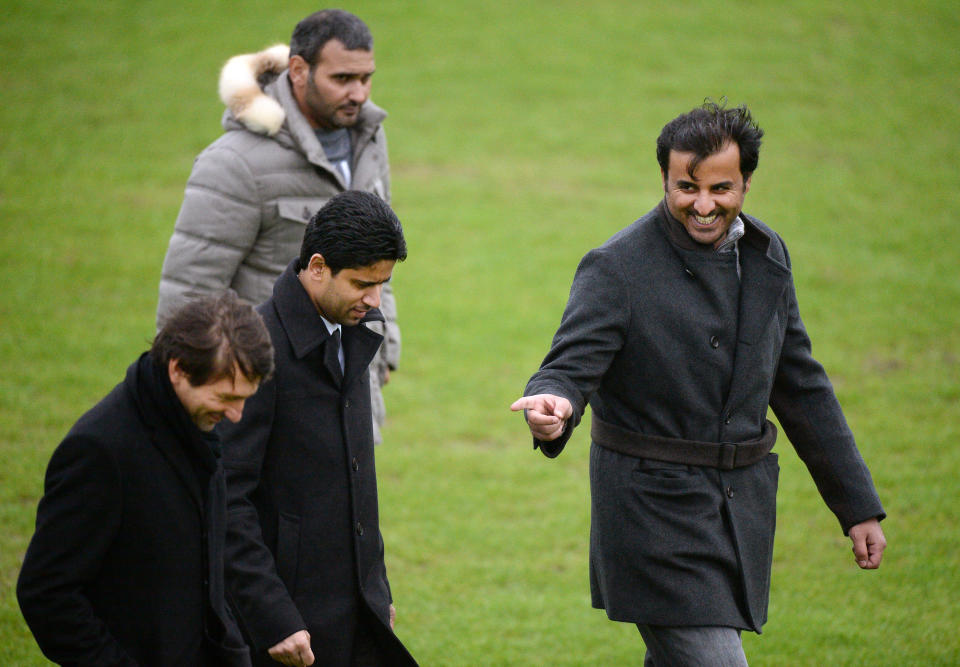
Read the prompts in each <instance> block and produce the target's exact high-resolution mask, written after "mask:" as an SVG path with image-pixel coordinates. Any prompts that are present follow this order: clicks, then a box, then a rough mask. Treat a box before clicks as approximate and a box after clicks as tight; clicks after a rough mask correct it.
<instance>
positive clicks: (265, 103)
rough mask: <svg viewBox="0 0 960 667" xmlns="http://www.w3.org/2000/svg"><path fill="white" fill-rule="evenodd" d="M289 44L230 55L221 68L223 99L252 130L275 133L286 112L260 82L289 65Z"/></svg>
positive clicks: (275, 75) (235, 114)
mask: <svg viewBox="0 0 960 667" xmlns="http://www.w3.org/2000/svg"><path fill="white" fill-rule="evenodd" d="M289 61H290V47H289V46H287V45H286V44H276V45H274V46H271V47H270V48H268V49H264V50H263V51H258V52H257V53H244V54H241V55H238V56H234V57H232V58H230V60H228V61H227V62H226V64H225V65H224V66H223V69H221V70H220V84H219V93H220V100H221V101H222V102H223V103H224V104H225V105H226V106H227V108H229V109H230V112H231V113H232V114H233V116H234V118H236V119H237V120H238V121H239V122H241V123H243V124H244V126H246V127H247V129H249V130H250V131H252V132H257V133H259V134H266V135H268V136H271V137H272V136H274V135H275V134H276V133H277V132H279V131H280V128H281V126H283V121H284V118H285V117H286V114H285V113H284V111H283V108H282V107H281V106H280V104H279V103H277V101H276V100H275V99H273V98H272V97H270V96H269V95H266V94H264V92H263V90H262V89H261V85H264V84H266V83H267V82H269V81H271V80H273V79H275V78H276V77H277V76H278V75H279V74H280V73H281V72H283V71H284V70H285V69H286V68H287V63H289Z"/></svg>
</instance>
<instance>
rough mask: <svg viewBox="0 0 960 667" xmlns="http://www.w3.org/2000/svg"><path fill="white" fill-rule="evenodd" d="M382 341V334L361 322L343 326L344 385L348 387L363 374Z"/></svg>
mask: <svg viewBox="0 0 960 667" xmlns="http://www.w3.org/2000/svg"><path fill="white" fill-rule="evenodd" d="M377 315H379V312H378V313H377ZM381 317H382V316H381ZM374 319H376V318H374ZM382 342H383V336H381V335H380V334H378V333H375V332H373V331H371V330H370V329H368V328H367V327H365V326H363V325H362V324H360V325H357V326H353V327H343V357H344V362H345V365H346V370H345V377H344V381H343V382H344V387H349V386H350V385H351V384H353V383H354V382H355V381H356V380H357V379H358V378H359V377H360V376H361V375H363V372H364V371H365V370H367V367H368V366H370V362H371V361H372V360H373V357H374V355H376V353H377V350H379V349H380V344H381V343H382Z"/></svg>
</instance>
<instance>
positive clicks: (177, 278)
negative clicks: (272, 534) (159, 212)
mask: <svg viewBox="0 0 960 667" xmlns="http://www.w3.org/2000/svg"><path fill="white" fill-rule="evenodd" d="M263 92H264V93H265V94H266V95H269V96H270V97H272V98H273V99H275V100H276V101H277V102H278V103H279V104H280V106H281V108H282V109H283V111H284V113H285V116H286V117H285V120H284V122H283V125H282V126H281V127H280V130H279V131H278V132H277V133H276V134H275V135H273V136H268V135H267V134H266V132H265V131H262V132H258V131H253V130H251V129H249V128H248V127H247V126H246V125H244V123H243V122H241V121H239V120H237V118H236V117H235V116H234V115H233V113H232V112H231V111H230V110H229V109H227V110H226V111H225V112H224V116H223V128H224V130H225V132H224V134H223V135H222V136H221V137H220V138H219V139H217V140H216V141H215V142H213V143H212V144H211V145H210V146H208V147H207V148H206V149H205V150H204V151H203V152H202V153H200V155H198V156H197V158H196V160H195V162H194V165H193V171H192V173H191V174H190V179H189V180H188V181H187V186H186V191H185V193H184V198H183V204H182V206H181V208H180V214H179V216H178V217H177V222H176V225H175V227H174V231H173V235H172V237H171V238H170V245H169V247H168V249H167V254H166V258H165V259H164V262H163V269H162V272H161V277H160V288H159V302H158V306H157V326H158V327H159V326H160V325H161V324H162V322H163V320H164V318H165V317H166V316H167V315H169V313H171V312H172V311H173V310H175V309H176V308H177V307H178V306H179V305H181V304H182V303H183V302H184V301H185V300H186V299H188V298H190V297H191V296H196V295H199V294H205V293H210V292H214V291H218V290H222V289H225V288H228V287H229V288H232V289H234V290H235V291H236V292H237V294H238V295H239V296H240V297H241V298H242V299H244V300H246V301H249V302H250V303H253V304H258V303H261V302H263V301H265V300H266V299H267V298H268V297H269V296H270V295H271V293H272V291H273V284H274V282H275V281H276V279H277V277H278V276H279V275H280V274H281V272H282V271H283V269H284V268H285V267H286V266H287V264H289V262H290V260H291V259H293V258H294V257H296V256H297V255H298V254H299V252H300V243H301V241H302V239H303V231H304V228H305V226H306V223H307V222H308V221H309V220H310V218H311V217H312V216H313V214H314V213H315V212H316V211H317V210H318V209H320V207H321V206H323V204H325V203H326V202H327V200H328V199H330V197H332V196H334V195H335V194H337V193H338V192H342V191H344V190H345V189H346V183H345V182H344V181H343V179H342V177H341V176H340V173H339V172H338V171H337V170H336V168H334V166H333V165H332V164H331V163H330V162H329V161H328V160H327V157H326V155H325V154H324V152H323V147H322V146H321V145H320V142H319V140H318V139H317V137H316V135H315V134H314V131H313V128H311V127H310V124H309V123H308V122H307V119H306V118H305V117H304V116H303V114H302V113H301V112H300V109H299V107H298V106H297V102H296V99H295V98H294V96H293V91H292V90H291V87H290V80H289V78H288V77H287V72H286V70H284V71H283V72H281V73H279V75H277V76H276V77H275V78H274V79H273V80H271V81H269V82H268V83H266V84H265V85H263ZM386 115H387V114H386V112H384V111H383V110H382V109H380V108H379V107H377V106H376V105H375V104H373V103H372V102H370V101H368V102H366V103H365V104H364V105H363V108H362V110H361V112H360V118H359V120H358V122H357V124H356V125H355V126H354V127H353V128H351V130H350V132H351V142H352V145H353V164H352V165H351V170H352V174H353V183H352V184H351V188H352V189H354V190H365V191H368V192H373V193H374V194H377V195H379V196H380V197H382V198H383V199H384V200H385V201H386V202H387V203H389V202H390V165H389V163H388V159H387V141H386V135H385V134H384V131H383V127H382V125H381V123H382V122H383V120H384V118H386ZM381 310H382V312H383V314H384V317H385V318H387V322H386V325H385V328H384V329H382V330H381V329H379V328H378V329H377V332H378V333H382V334H384V345H383V347H382V349H381V350H380V353H379V354H378V356H377V358H376V359H375V360H374V362H373V363H372V364H371V385H372V390H373V407H374V425H375V431H376V436H377V437H376V440H377V441H379V439H380V438H379V428H378V427H379V425H380V424H381V423H382V421H383V417H384V411H383V399H382V396H381V392H380V385H381V382H382V380H383V379H384V378H385V377H386V374H387V372H388V369H392V368H396V365H397V363H398V361H399V355H400V332H399V328H398V326H397V322H396V304H395V302H394V298H393V291H392V288H391V287H390V284H389V283H387V285H385V287H384V291H383V295H382V304H381ZM381 326H384V325H381V324H380V323H373V324H372V325H371V328H373V327H381Z"/></svg>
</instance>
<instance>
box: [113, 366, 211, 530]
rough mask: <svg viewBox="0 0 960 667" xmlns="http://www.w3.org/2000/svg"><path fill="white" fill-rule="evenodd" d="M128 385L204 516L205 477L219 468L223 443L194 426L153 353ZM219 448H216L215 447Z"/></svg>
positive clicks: (131, 369)
mask: <svg viewBox="0 0 960 667" xmlns="http://www.w3.org/2000/svg"><path fill="white" fill-rule="evenodd" d="M124 385H125V387H126V390H127V392H128V393H129V395H130V397H131V399H132V400H133V401H134V403H135V404H136V406H137V409H138V411H139V412H140V417H141V420H142V421H143V423H144V424H145V425H146V426H147V428H148V430H149V431H150V433H151V440H152V443H153V446H154V447H156V448H157V449H158V450H159V451H160V453H161V454H162V455H163V457H164V458H165V459H166V460H167V462H168V463H169V464H170V467H171V468H173V469H174V471H175V472H176V474H177V476H178V477H179V478H180V481H181V482H183V485H184V486H185V487H186V488H187V490H188V491H189V493H190V497H191V499H192V500H193V501H194V503H196V505H197V510H198V511H199V512H201V513H203V511H204V510H203V507H204V502H203V493H204V489H202V488H201V477H202V478H204V479H206V478H209V477H210V476H211V475H212V474H214V473H215V472H216V470H217V467H218V466H219V461H218V459H219V456H220V448H219V440H218V439H217V436H216V435H215V434H213V433H211V434H210V435H209V439H208V437H205V436H204V434H203V433H202V432H201V431H200V429H198V428H197V427H196V425H194V424H193V422H192V421H191V420H190V417H189V415H187V413H186V411H185V410H184V409H183V405H182V404H181V403H180V399H179V398H177V395H176V393H175V392H174V390H173V387H172V386H171V385H170V380H169V378H168V377H167V376H166V374H165V369H161V368H158V367H156V366H155V365H154V363H153V361H152V360H151V359H150V356H149V353H147V352H145V353H143V354H142V355H141V356H140V358H139V359H138V360H137V361H136V362H134V363H133V364H131V365H130V367H129V368H128V369H127V376H126V379H125V380H124ZM211 444H212V445H215V446H214V447H211Z"/></svg>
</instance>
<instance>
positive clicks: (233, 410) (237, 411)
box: [223, 401, 244, 424]
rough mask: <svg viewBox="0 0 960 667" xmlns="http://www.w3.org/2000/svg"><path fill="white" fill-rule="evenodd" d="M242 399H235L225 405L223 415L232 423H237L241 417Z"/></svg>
mask: <svg viewBox="0 0 960 667" xmlns="http://www.w3.org/2000/svg"><path fill="white" fill-rule="evenodd" d="M243 403H244V402H243V401H236V402H234V403H231V404H230V405H228V406H227V409H226V410H224V411H223V414H224V416H225V417H226V418H227V419H229V420H230V421H232V422H233V423H234V424H236V423H238V422H239V421H240V419H241V418H242V417H243Z"/></svg>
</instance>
